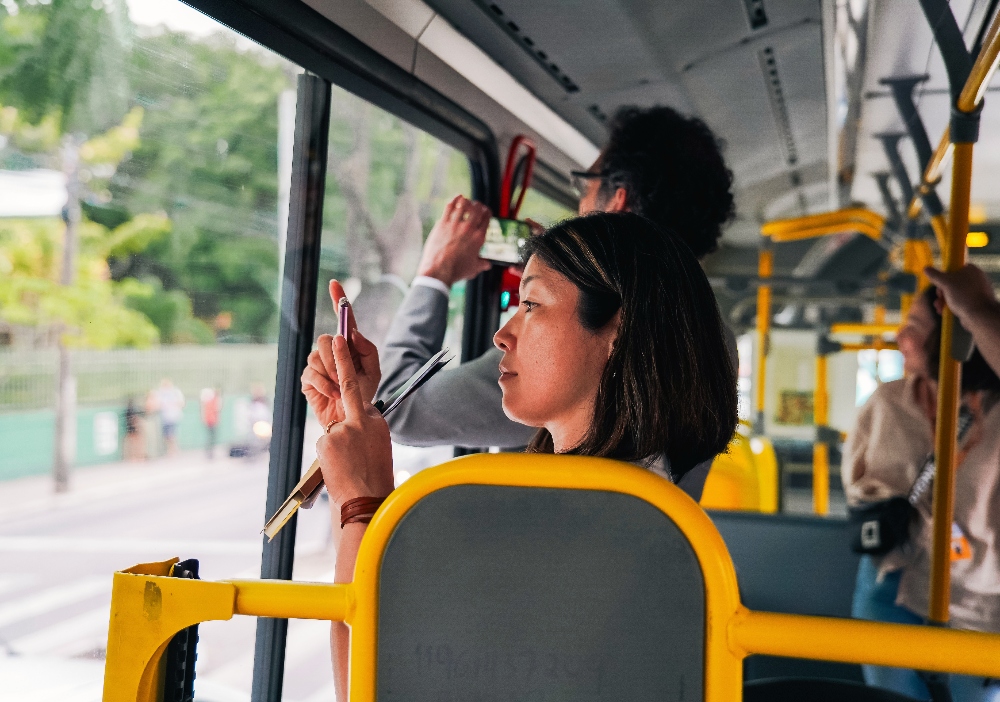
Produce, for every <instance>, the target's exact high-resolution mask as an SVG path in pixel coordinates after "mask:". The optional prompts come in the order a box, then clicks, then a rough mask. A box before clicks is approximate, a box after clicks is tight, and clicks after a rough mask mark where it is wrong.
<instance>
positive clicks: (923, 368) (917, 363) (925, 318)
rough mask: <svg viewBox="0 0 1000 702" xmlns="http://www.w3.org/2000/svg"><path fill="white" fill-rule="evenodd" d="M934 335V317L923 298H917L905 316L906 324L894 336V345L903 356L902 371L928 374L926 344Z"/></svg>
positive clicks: (922, 374)
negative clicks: (896, 345) (897, 345)
mask: <svg viewBox="0 0 1000 702" xmlns="http://www.w3.org/2000/svg"><path fill="white" fill-rule="evenodd" d="M933 333H934V315H933V313H932V312H931V309H930V306H928V304H927V302H926V301H925V300H924V298H923V297H922V296H921V297H917V298H916V299H915V300H914V301H913V304H912V305H911V306H910V312H909V314H908V315H906V323H905V324H903V326H902V327H901V328H900V330H899V332H898V333H897V334H896V343H898V344H899V351H900V353H902V354H903V370H905V371H906V372H907V373H910V374H912V375H921V376H927V375H929V374H930V369H929V362H928V357H927V342H928V340H929V339H930V337H931V334H933Z"/></svg>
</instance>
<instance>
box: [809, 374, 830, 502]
mask: <svg viewBox="0 0 1000 702" xmlns="http://www.w3.org/2000/svg"><path fill="white" fill-rule="evenodd" d="M826 383H827V381H826V356H824V355H822V354H820V355H818V356H816V388H815V389H814V390H813V423H814V424H815V425H816V427H817V432H818V431H819V427H825V426H826V423H827V422H828V421H829V417H828V414H829V412H828V410H829V404H830V398H829V395H828V394H827V391H826ZM813 512H815V513H816V514H824V515H825V514H829V512H830V447H829V446H827V444H826V442H824V441H821V440H820V437H819V436H817V437H816V441H814V442H813Z"/></svg>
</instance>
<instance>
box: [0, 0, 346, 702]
mask: <svg viewBox="0 0 1000 702" xmlns="http://www.w3.org/2000/svg"><path fill="white" fill-rule="evenodd" d="M0 47H2V50H0V446H3V447H4V451H3V455H0V515H2V516H0V536H2V537H3V538H2V539H0V551H2V549H9V550H10V551H11V552H14V551H18V552H23V551H25V550H26V549H28V548H29V547H30V550H32V551H33V552H34V553H35V554H37V557H36V558H28V559H25V558H18V559H14V560H12V559H10V558H8V559H7V560H8V561H9V562H10V563H14V562H15V560H16V565H12V566H11V567H9V568H6V569H4V570H3V572H2V573H0V609H2V610H3V611H5V612H7V613H8V615H7V616H5V617H2V618H0V639H2V640H3V641H4V642H5V648H6V649H7V651H9V652H10V653H16V654H19V655H17V656H8V655H7V653H6V652H4V653H0V668H2V669H3V673H0V677H2V678H4V679H5V680H11V679H15V680H22V679H23V680H25V681H26V682H25V685H24V686H23V687H21V688H19V690H18V692H19V695H18V699H20V700H28V701H30V700H32V699H50V698H53V696H54V695H55V696H59V695H60V694H62V692H60V693H55V692H53V691H52V690H51V689H50V686H51V685H56V684H58V685H65V684H66V683H67V681H72V683H73V684H74V685H75V686H76V688H77V690H78V691H79V692H80V693H81V694H82V695H83V696H84V698H86V699H98V698H99V697H100V690H101V685H102V678H103V656H104V647H105V645H106V638H107V623H108V604H109V598H110V585H111V573H112V571H114V570H118V569H122V568H126V567H128V566H130V565H133V564H135V563H138V562H143V561H152V560H160V559H166V558H170V557H172V556H175V555H176V556H181V557H183V558H187V557H196V558H199V559H200V561H201V574H202V576H203V577H204V578H207V579H222V578H229V577H254V576H256V575H257V574H259V572H260V537H259V535H258V533H259V530H260V527H261V523H260V522H261V518H262V508H263V505H264V500H265V486H266V480H267V453H266V450H267V446H268V435H269V425H270V421H271V398H272V397H273V383H274V377H275V363H276V356H277V350H276V344H275V342H276V336H277V305H276V299H277V296H278V292H279V291H278V280H279V278H278V260H279V253H278V252H279V239H280V235H281V232H282V227H281V223H282V221H283V220H284V218H285V216H286V212H287V210H286V209H284V210H283V208H282V202H283V197H284V196H283V194H286V193H287V190H288V182H287V179H286V180H282V179H281V178H279V175H278V173H279V167H278V163H279V160H280V159H281V158H282V157H284V158H287V155H288V154H290V148H291V143H290V141H289V140H288V139H287V138H285V139H282V138H281V137H279V135H288V134H291V126H292V120H294V98H295V94H294V89H295V75H296V73H297V72H298V68H297V67H296V66H294V65H292V64H290V63H288V62H287V61H285V60H283V59H282V58H280V57H278V56H277V55H275V54H273V53H270V52H268V51H266V50H264V49H262V48H260V47H258V46H256V45H254V44H252V43H251V42H249V41H248V40H246V39H245V38H242V37H239V36H238V35H236V34H235V33H234V32H232V31H230V30H228V29H226V28H224V27H223V26H221V25H219V24H217V23H216V22H214V21H213V20H211V19H209V18H207V17H205V16H204V15H201V14H199V13H197V12H195V11H194V10H192V9H191V8H189V7H187V6H186V5H184V4H182V3H181V2H179V0H136V1H135V2H132V1H131V0H130V1H129V2H127V3H126V2H124V0H95V1H94V2H90V1H89V0H88V1H87V2H47V1H46V0H38V1H37V2H34V1H28V0H5V1H4V2H0ZM289 103H290V104H291V105H292V108H293V109H292V110H291V111H289V110H287V109H285V110H284V111H282V110H281V109H280V106H281V105H285V106H287V105H288V104H289ZM67 242H69V244H70V245H69V246H67V245H66V244H67ZM66 251H70V252H72V253H73V254H74V256H72V257H69V258H68V261H69V265H66V261H67V257H66V256H64V253H65V252H66ZM60 369H62V371H63V373H62V374H60ZM57 394H58V395H59V396H60V397H62V398H63V401H62V404H60V405H58V407H60V408H61V409H58V410H57V405H56V403H55V402H54V398H55V397H56V396H57ZM57 416H61V417H62V418H64V419H65V421H64V422H62V423H57V422H56V418H57ZM57 425H59V426H61V427H62V429H61V437H62V439H61V440H57V439H56V426H57ZM56 445H59V446H65V447H66V450H65V451H64V452H63V454H62V455H64V456H65V457H66V459H67V462H68V465H67V468H68V471H67V472H68V483H67V487H68V494H66V495H63V496H59V497H58V498H57V499H53V498H52V497H51V495H50V494H49V493H50V492H51V491H52V478H51V473H52V470H53V463H54V460H55V447H56ZM29 535H30V536H29ZM26 539H31V541H30V542H29V541H27V540H26ZM320 546H322V543H320ZM0 555H3V556H4V557H7V555H8V554H6V553H3V554H0ZM54 563H56V564H58V567H55V566H53V565H52V564H54ZM254 629H255V622H254V620H253V619H251V618H237V619H234V621H232V622H225V623H208V624H204V625H202V627H201V631H200V634H201V644H200V646H199V661H198V671H197V672H198V678H197V683H196V688H197V689H198V690H199V694H200V695H204V697H205V698H206V699H247V700H248V699H249V691H250V684H251V670H252V665H253V644H254ZM40 662H43V663H40ZM32 671H34V672H32ZM322 672H323V673H328V671H327V670H324V671H322ZM317 676H320V673H317ZM305 684H311V685H312V686H313V688H314V689H320V688H322V686H323V685H324V684H325V677H317V678H314V679H313V680H312V682H306V683H305ZM59 689H60V690H61V691H64V690H65V688H64V687H61V688H59ZM87 695H89V696H87ZM62 698H63V697H60V699H62Z"/></svg>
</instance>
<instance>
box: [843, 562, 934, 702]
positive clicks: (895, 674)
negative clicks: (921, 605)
mask: <svg viewBox="0 0 1000 702" xmlns="http://www.w3.org/2000/svg"><path fill="white" fill-rule="evenodd" d="M899 577H900V573H899V572H895V573H888V574H886V576H885V578H883V579H882V582H877V579H878V566H877V565H876V564H875V559H874V558H872V557H871V556H862V557H861V562H860V563H859V564H858V576H857V578H856V579H855V581H854V600H853V601H852V602H851V616H853V617H854V618H855V619H867V620H868V621H873V622H890V623H893V624H923V623H924V620H923V619H921V618H920V617H918V616H917V615H916V614H914V613H913V612H911V611H910V610H908V609H904V608H903V607H900V606H899V605H897V604H896V593H897V592H898V591H899ZM861 670H862V672H863V673H864V676H865V683H866V684H867V685H871V686H873V687H882V688H885V689H887V690H892V691H893V692H898V693H900V694H903V695H908V696H910V697H915V698H916V699H918V700H929V699H930V698H931V694H930V692H928V690H927V686H926V685H925V684H924V681H923V680H921V679H920V676H919V675H917V672H916V671H915V670H908V669H906V668H883V667H881V666H877V665H863V666H861Z"/></svg>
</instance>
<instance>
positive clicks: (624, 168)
mask: <svg viewBox="0 0 1000 702" xmlns="http://www.w3.org/2000/svg"><path fill="white" fill-rule="evenodd" d="M574 180H575V185H576V186H577V189H578V191H579V193H580V203H579V213H580V214H586V213H589V212H625V211H627V212H634V213H636V214H640V215H643V216H644V217H646V218H647V219H649V220H652V222H653V223H654V224H656V225H658V226H659V227H661V228H662V229H665V230H667V231H671V232H674V233H675V234H676V235H677V236H678V237H679V238H680V239H682V240H683V241H684V243H685V244H687V246H688V248H689V249H690V250H691V252H692V253H693V254H694V255H695V257H696V258H698V259H701V258H703V257H704V256H705V255H707V254H708V253H710V252H712V251H715V249H716V248H717V247H718V244H717V242H718V240H719V237H721V236H722V228H723V226H724V225H725V224H726V223H727V222H728V221H729V220H730V219H732V217H733V214H734V205H733V195H732V192H731V188H732V181H733V177H732V173H731V172H730V171H729V169H728V168H727V167H726V164H725V161H724V160H723V158H722V153H721V151H720V146H719V143H718V141H717V140H716V138H715V136H714V135H713V134H712V132H711V130H710V129H709V128H708V126H707V125H705V123H704V122H702V121H701V120H699V119H697V118H694V117H685V116H683V115H681V114H679V113H678V112H676V111H675V110H673V109H671V108H669V107H653V108H649V109H640V108H637V107H629V108H624V109H622V110H621V111H620V112H619V113H618V115H617V116H616V117H615V119H614V120H613V122H612V124H611V128H610V137H609V139H608V143H607V146H605V147H604V149H603V151H602V152H601V155H600V156H599V157H598V159H597V160H596V161H595V162H594V164H593V165H592V166H591V167H590V168H589V169H588V170H587V171H586V172H584V173H577V174H575V178H574ZM489 215H490V213H489V210H488V209H487V207H486V206H485V205H482V204H480V203H476V202H471V201H469V200H467V199H466V198H464V197H461V196H458V197H456V198H455V199H453V200H452V201H451V202H450V203H449V204H448V205H447V207H446V208H445V213H444V215H442V217H441V219H440V220H439V221H438V222H437V224H436V225H435V226H434V229H433V230H432V231H431V233H430V235H429V236H428V238H427V242H426V243H425V245H424V250H423V254H422V256H421V259H420V265H419V267H418V269H417V277H416V278H415V279H414V280H413V285H412V286H411V288H410V290H409V292H408V293H407V295H406V298H405V299H404V301H403V304H402V305H401V307H400V308H399V310H398V311H397V313H396V316H395V318H394V320H393V322H392V326H391V327H390V329H389V333H388V335H387V336H386V340H385V343H384V345H383V347H382V349H381V362H382V367H383V369H384V375H383V377H382V384H381V391H382V392H383V393H384V392H385V391H387V390H394V389H395V388H397V387H398V386H399V385H400V384H401V383H402V382H403V381H404V380H405V379H406V378H407V377H409V376H410V375H411V374H412V373H413V372H414V371H416V369H417V368H419V367H420V366H421V365H423V363H424V362H425V361H426V360H427V359H428V358H430V357H431V356H432V355H433V354H434V353H436V352H437V351H438V350H439V349H440V348H441V345H442V344H443V343H444V334H445V328H446V327H447V325H448V295H449V290H450V288H451V286H452V285H453V284H455V283H457V282H458V281H460V280H465V279H468V278H472V277H474V276H475V275H477V274H478V273H480V272H482V271H485V270H488V269H489V268H490V263H489V262H488V261H484V260H483V259H481V258H480V257H479V250H480V248H481V247H482V245H483V241H484V239H485V236H486V225H487V223H488V221H489ZM343 294H344V293H343V289H342V288H340V286H339V284H331V295H333V297H334V301H336V300H338V299H339V298H340V297H341V296H343ZM724 333H725V335H726V343H727V344H728V345H729V352H730V357H731V358H732V359H733V363H734V365H735V364H736V340H735V338H734V337H733V335H732V332H730V331H729V329H728V328H727V327H724ZM500 356H501V353H500V351H499V350H497V349H491V350H490V351H487V352H486V353H484V354H483V355H482V356H480V357H479V358H477V359H475V360H473V361H471V362H468V363H463V364H462V365H461V366H459V367H458V368H456V369H454V370H448V371H445V372H443V373H439V374H438V375H437V376H435V377H434V378H432V379H431V380H430V381H429V382H428V383H427V384H426V385H424V386H423V387H422V388H420V389H419V390H417V391H416V393H415V396H414V397H413V399H412V400H411V401H409V402H408V403H406V404H405V405H403V406H401V407H400V408H399V409H398V410H397V411H396V412H394V413H393V414H392V416H391V417H390V419H389V426H390V428H391V429H392V433H393V438H394V439H395V440H396V441H398V442H400V443H403V444H407V445H411V446H438V445H456V446H465V447H484V446H499V447H501V448H508V449H511V448H519V447H523V446H525V445H527V444H528V442H529V441H530V440H531V437H532V432H533V430H532V429H531V428H529V427H526V426H524V425H521V424H518V423H516V422H514V421H512V420H510V419H508V418H507V417H506V416H505V415H504V413H503V410H502V408H501V402H500V401H501V392H500V388H499V387H498V386H497V383H496V374H497V370H496V369H497V363H498V362H499V360H500ZM366 399H371V398H366ZM710 465H711V461H710V460H709V461H708V462H706V464H705V465H704V466H702V467H700V469H699V470H698V471H695V472H693V473H692V474H691V475H690V476H689V477H688V478H687V480H688V481H693V482H694V483H697V484H696V485H694V484H692V485H690V486H688V487H689V488H690V489H691V492H692V494H694V495H695V498H696V499H697V496H698V495H700V494H701V487H702V486H703V484H704V480H705V477H706V476H707V473H708V468H709V466H710Z"/></svg>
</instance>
